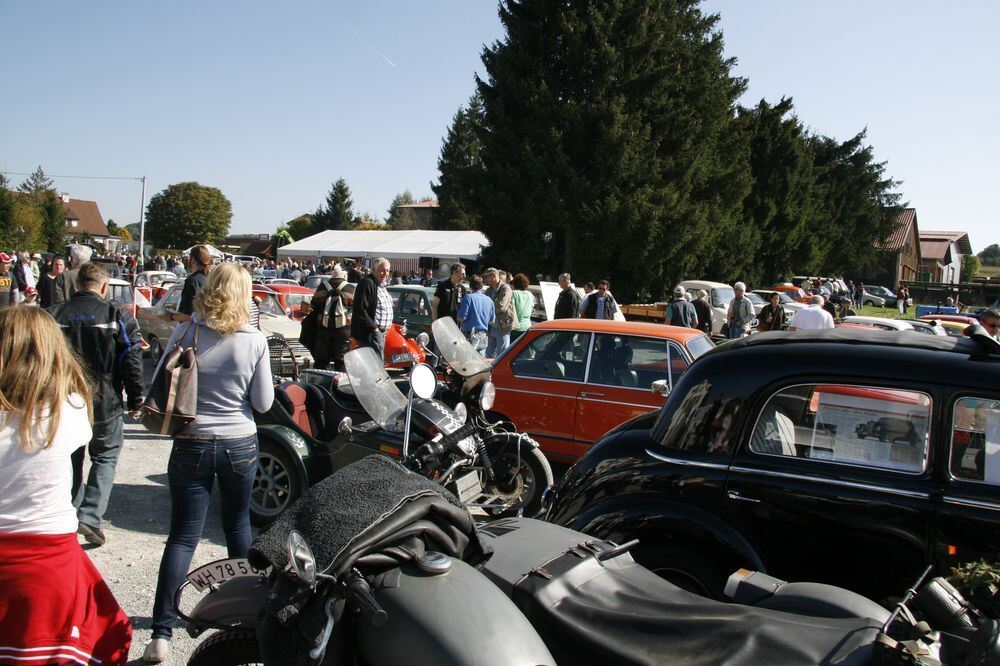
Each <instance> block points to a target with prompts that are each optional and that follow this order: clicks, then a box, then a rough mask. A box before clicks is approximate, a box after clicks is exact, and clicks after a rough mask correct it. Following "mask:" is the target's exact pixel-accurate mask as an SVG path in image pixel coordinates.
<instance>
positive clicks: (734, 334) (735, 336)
mask: <svg viewBox="0 0 1000 666" xmlns="http://www.w3.org/2000/svg"><path fill="white" fill-rule="evenodd" d="M744 335H746V329H745V328H743V326H742V325H739V326H730V327H729V339H730V340H739V339H740V338H742V337H743V336H744Z"/></svg>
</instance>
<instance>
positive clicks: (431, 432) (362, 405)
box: [250, 318, 553, 526]
mask: <svg viewBox="0 0 1000 666" xmlns="http://www.w3.org/2000/svg"><path fill="white" fill-rule="evenodd" d="M449 325H450V326H449ZM434 326H435V329H434V331H435V338H436V342H437V344H438V347H439V348H440V349H441V351H442V355H443V356H444V358H445V360H446V361H447V362H448V364H449V365H450V366H451V367H452V368H453V369H454V370H455V373H456V374H457V376H458V377H461V382H460V387H459V388H454V387H455V386H456V384H451V386H452V387H453V388H450V389H447V390H449V391H452V394H451V395H452V399H454V400H456V401H457V402H456V403H455V408H454V409H452V408H451V407H449V406H448V405H447V404H445V403H444V402H442V401H440V400H435V399H433V398H434V394H435V393H436V392H437V391H438V390H439V389H440V390H444V386H442V385H441V384H440V383H439V382H438V381H437V377H436V376H435V373H434V370H433V369H431V368H430V367H429V366H427V365H425V364H417V365H416V366H413V369H412V370H411V373H410V377H409V379H408V381H405V380H395V379H393V378H392V377H390V375H389V374H388V372H387V371H386V369H385V367H384V365H383V363H382V362H381V359H379V358H378V355H377V354H376V353H375V352H374V350H372V349H369V348H360V349H355V350H352V351H349V352H348V353H347V354H346V355H345V356H344V362H345V365H346V369H347V373H346V378H347V381H346V382H345V381H343V378H344V375H336V376H337V377H338V382H337V383H336V384H330V386H331V389H332V390H328V389H327V388H324V387H323V386H320V385H316V384H310V383H306V382H287V383H285V384H281V385H279V386H278V387H276V388H275V404H274V406H272V408H271V409H270V410H269V411H268V412H267V413H266V414H257V415H256V417H255V420H256V422H257V436H258V440H259V442H260V460H259V464H258V469H257V476H256V478H255V480H254V485H253V488H252V490H251V497H250V517H251V520H252V521H253V522H254V524H256V525H261V526H262V525H266V524H268V523H270V522H271V521H273V520H274V519H275V518H276V517H277V516H279V515H280V514H281V513H282V512H283V511H284V510H285V509H287V508H288V506H289V505H290V504H291V503H292V502H294V501H295V499H296V498H298V497H299V496H300V495H301V494H302V492H303V491H304V490H305V489H306V488H308V487H309V486H311V485H313V484H315V483H316V482H318V481H319V480H321V479H323V478H325V477H327V476H329V475H330V474H332V473H333V472H335V471H336V470H338V469H340V468H341V467H343V466H345V465H348V464H350V463H351V462H354V461H356V460H359V459H360V458H363V457H365V456H367V455H370V454H372V453H379V454H382V455H386V456H389V457H392V458H395V459H397V460H401V461H404V464H405V465H406V466H407V467H408V468H410V469H412V470H413V471H417V472H419V473H421V474H423V475H424V476H426V477H427V478H430V479H432V480H434V481H436V482H438V483H440V484H442V485H444V486H446V487H448V488H449V489H450V490H451V491H452V492H453V493H454V494H455V495H457V496H458V497H459V498H460V499H461V500H462V501H463V502H465V503H467V504H468V505H469V506H472V507H478V508H482V509H484V510H485V511H486V512H487V513H489V514H490V515H494V516H499V515H507V514H511V513H517V512H527V513H529V514H534V513H538V512H539V511H540V510H541V508H542V498H543V495H544V492H545V490H546V489H547V488H548V487H549V486H551V485H552V482H553V478H552V469H551V467H550V466H549V463H548V461H547V460H546V459H545V456H544V455H543V454H542V452H541V450H540V449H539V448H538V443H537V442H535V441H534V440H533V439H531V438H530V437H528V436H527V435H525V434H523V433H518V432H517V431H516V429H515V428H514V426H513V425H512V424H510V423H504V422H500V423H491V422H490V421H489V420H488V419H486V417H485V413H486V412H487V411H488V410H489V409H490V408H491V407H492V404H493V397H494V395H495V391H494V389H493V384H492V383H491V382H490V381H489V379H490V366H489V364H487V363H486V362H485V360H483V358H482V357H481V356H480V355H479V354H478V353H477V352H476V351H475V350H474V349H473V348H472V346H471V345H470V344H469V342H468V341H467V340H466V339H465V338H464V336H462V334H461V333H460V332H459V331H458V328H457V326H455V323H454V322H453V321H452V320H451V319H447V318H446V319H441V320H438V321H437V322H435V323H434ZM439 331H440V334H439ZM330 376H331V377H333V376H335V375H333V374H331V375H330ZM400 385H403V386H405V388H406V391H407V395H404V394H403V392H402V391H401V390H400Z"/></svg>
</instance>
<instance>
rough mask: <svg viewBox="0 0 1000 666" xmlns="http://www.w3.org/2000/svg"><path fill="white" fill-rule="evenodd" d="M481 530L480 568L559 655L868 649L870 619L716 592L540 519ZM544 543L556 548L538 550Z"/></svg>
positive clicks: (623, 657) (748, 657)
mask: <svg viewBox="0 0 1000 666" xmlns="http://www.w3.org/2000/svg"><path fill="white" fill-rule="evenodd" d="M480 533H481V534H483V536H484V540H485V541H486V542H487V544H488V545H490V546H492V547H493V550H494V553H493V556H492V557H491V558H490V560H489V562H487V563H486V565H485V571H484V573H486V575H487V576H489V577H490V578H491V580H493V581H494V583H495V584H497V585H498V586H500V587H501V588H502V589H504V590H505V591H506V592H507V593H508V594H509V595H511V597H512V598H513V600H514V603H515V604H516V605H517V606H518V607H519V608H520V609H521V611H522V612H523V613H524V614H525V615H526V616H527V617H528V619H529V620H530V621H531V624H532V625H533V626H534V627H535V629H536V630H537V631H538V633H539V635H541V636H542V638H543V639H544V640H545V643H546V645H547V646H548V648H549V650H550V651H551V652H552V654H553V656H554V657H555V658H556V660H557V661H558V662H559V663H560V664H574V665H576V664H601V665H602V666H603V665H605V664H675V663H677V664H705V665H706V666H707V665H709V664H712V665H713V666H714V665H717V664H739V665H743V664H747V665H750V664H753V665H758V664H765V665H771V664H841V665H844V666H849V665H854V664H867V663H870V661H871V659H872V654H873V643H874V640H875V637H876V635H877V633H878V630H879V623H878V622H877V621H875V620H869V619H863V618H862V619H859V618H849V619H833V618H820V617H811V616H805V615H796V614H793V613H784V612H780V611H772V610H766V609H761V608H755V607H752V606H743V605H738V604H729V603H723V602H717V601H713V600H711V599H707V598H705V597H700V596H697V595H695V594H691V593H689V592H685V591H684V590H682V589H680V588H678V587H676V586H675V585H672V584H670V583H668V582H667V581H665V580H663V579H662V578H660V577H659V576H657V575H656V574H654V573H652V572H651V571H649V570H648V569H646V568H645V567H641V566H639V565H638V564H636V563H635V562H634V561H633V560H632V558H631V556H629V555H627V554H625V555H620V556H618V557H615V558H612V559H610V560H608V561H607V562H600V561H599V560H598V559H597V558H596V557H594V555H593V554H592V552H590V551H588V550H587V549H586V548H577V547H576V546H575V545H576V544H581V543H584V542H585V541H588V540H590V539H589V537H587V536H586V535H583V534H580V533H579V532H573V531H572V530H565V528H561V527H559V526H557V525H552V524H549V523H542V522H540V521H535V520H530V519H525V518H516V519H503V520H500V521H495V522H494V523H492V524H487V525H485V526H483V527H481V528H480ZM567 533H568V534H567ZM567 539H572V544H573V545H571V546H567V545H566V543H567ZM591 542H592V543H593V544H595V546H594V547H595V548H596V549H598V550H599V549H600V548H603V547H606V546H607V544H606V543H605V542H602V541H599V540H592V541H591ZM547 546H551V547H553V548H558V549H559V551H558V554H556V555H549V556H547V555H545V554H544V551H545V550H546V547H547ZM567 548H569V549H572V551H573V552H566V551H567ZM533 570H534V571H535V572H533Z"/></svg>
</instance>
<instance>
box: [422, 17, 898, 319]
mask: <svg viewBox="0 0 1000 666" xmlns="http://www.w3.org/2000/svg"><path fill="white" fill-rule="evenodd" d="M499 13H500V20H501V22H502V25H503V28H504V30H505V37H504V38H503V39H502V40H500V41H498V42H496V43H494V44H493V45H491V46H487V47H486V48H485V49H484V50H483V53H482V62H483V66H484V70H485V76H483V77H482V78H480V77H479V76H476V78H475V93H474V94H473V96H472V97H471V99H470V100H469V102H468V104H467V105H464V106H463V107H462V108H460V109H459V110H458V112H457V113H456V114H455V116H454V118H453V121H452V123H451V126H450V127H449V129H448V132H447V135H446V136H445V138H444V141H443V145H442V148H441V152H440V157H439V160H438V168H439V172H440V178H439V181H438V183H436V184H435V185H433V190H434V193H435V194H436V195H437V198H438V201H439V204H440V207H439V208H438V210H437V214H436V216H435V225H436V226H437V227H438V228H443V229H479V230H480V231H482V232H484V233H485V234H486V236H487V238H488V239H489V243H490V245H489V247H488V248H487V250H486V255H485V257H484V260H485V261H486V263H495V262H500V263H501V264H502V265H504V266H510V267H514V268H517V269H519V270H530V271H531V272H532V273H534V272H541V273H550V274H555V273H558V272H561V271H564V270H565V271H570V272H576V273H579V274H581V275H585V276H587V277H588V279H592V278H596V277H608V278H610V279H611V280H612V283H613V289H614V290H615V293H616V294H619V295H620V296H623V297H625V298H628V299H657V298H662V297H663V296H665V295H666V293H668V292H669V290H670V289H671V288H672V286H673V285H674V284H676V282H677V281H679V280H682V279H693V278H709V279H717V280H723V281H731V280H735V279H743V280H745V281H747V282H750V283H752V284H755V285H756V284H765V283H771V282H772V281H774V280H778V279H781V278H784V277H786V276H790V275H791V274H793V273H795V274H802V273H804V274H813V275H816V274H819V275H827V274H833V275H840V274H847V275H863V274H864V273H865V271H866V270H868V269H869V268H872V267H875V266H878V265H879V262H880V260H881V256H882V255H881V252H882V251H881V250H880V249H879V248H880V246H882V245H883V244H884V242H885V240H886V239H887V238H888V237H889V236H890V234H891V233H892V231H893V227H894V223H895V219H896V216H897V215H898V212H899V209H900V198H901V197H900V194H899V193H898V192H897V191H896V189H895V188H896V187H897V186H898V185H899V183H898V182H895V181H893V180H892V179H891V178H889V177H888V176H887V175H886V164H885V162H879V161H878V160H877V159H876V158H875V156H874V151H873V148H872V146H871V145H869V144H868V142H867V139H866V135H865V131H864V130H862V131H859V132H858V133H857V134H856V135H855V136H852V137H850V138H849V139H847V140H844V141H841V140H837V139H834V138H831V137H828V136H824V135H822V134H819V133H814V132H812V131H810V130H808V129H807V128H806V126H805V125H804V124H803V122H802V121H801V120H800V119H799V118H798V117H797V116H796V115H795V113H794V107H793V101H792V99H791V98H782V99H781V100H779V101H777V102H774V103H772V102H768V101H767V100H761V101H760V102H759V103H758V104H756V105H755V106H752V107H744V106H742V105H740V104H739V103H738V100H739V99H740V97H741V96H742V95H743V93H744V92H745V90H746V87H747V81H746V80H745V79H743V78H740V77H737V76H735V75H734V73H733V69H734V66H735V64H736V63H735V60H734V59H732V58H726V57H725V56H724V53H723V37H722V34H721V32H720V31H719V29H718V27H717V25H718V20H719V17H718V15H716V14H709V13H706V12H703V11H702V10H701V8H700V1H699V0H664V1H663V2H658V3H648V2H645V1H644V0H615V1H610V0H608V1H604V2H584V1H583V0H568V1H566V2H552V1H550V0H501V2H500V7H499Z"/></svg>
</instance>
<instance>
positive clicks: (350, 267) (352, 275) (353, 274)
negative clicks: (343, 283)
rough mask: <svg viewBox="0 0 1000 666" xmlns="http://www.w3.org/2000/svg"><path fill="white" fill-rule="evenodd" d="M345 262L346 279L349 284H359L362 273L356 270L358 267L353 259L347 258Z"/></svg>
mask: <svg viewBox="0 0 1000 666" xmlns="http://www.w3.org/2000/svg"><path fill="white" fill-rule="evenodd" d="M346 263H347V281H348V282H350V283H351V284H361V278H363V277H364V275H362V274H361V271H359V270H358V267H357V266H356V265H355V264H354V262H353V261H350V260H348V261H347V262H346Z"/></svg>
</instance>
